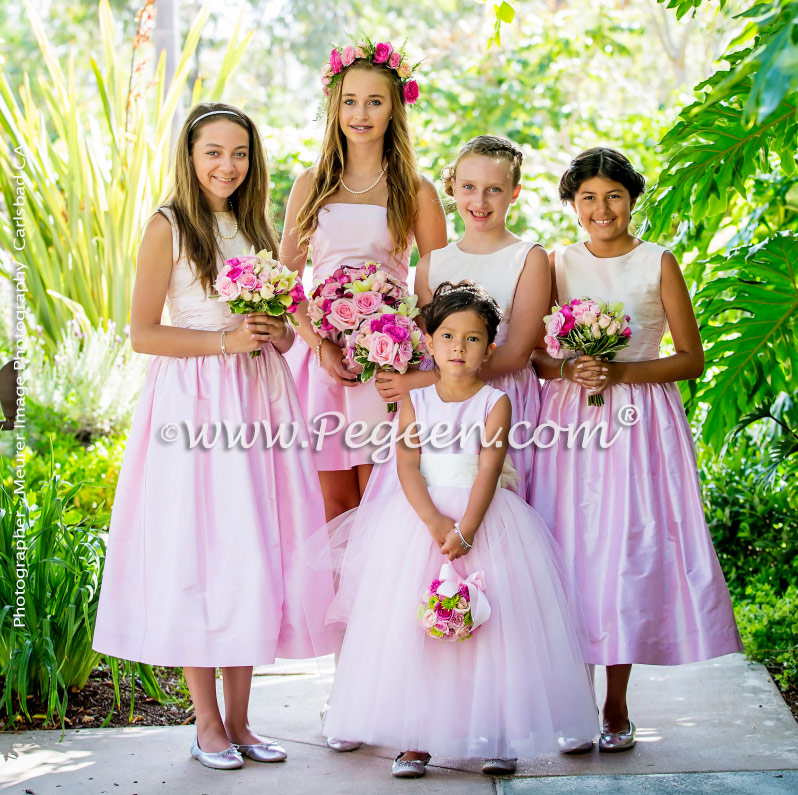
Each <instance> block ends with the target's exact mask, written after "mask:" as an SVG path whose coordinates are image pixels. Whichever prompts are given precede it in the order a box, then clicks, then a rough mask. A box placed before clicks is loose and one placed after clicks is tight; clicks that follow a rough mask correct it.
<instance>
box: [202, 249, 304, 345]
mask: <svg viewBox="0 0 798 795" xmlns="http://www.w3.org/2000/svg"><path fill="white" fill-rule="evenodd" d="M213 288H214V290H216V292H217V293H218V295H219V300H220V301H224V302H225V303H226V304H227V305H228V306H229V307H230V311H231V312H233V313H235V314H237V315H244V314H247V313H248V312H265V313H266V314H268V315H271V316H272V317H285V318H287V319H288V320H289V321H290V322H291V323H292V324H293V325H295V326H298V325H299V323H297V321H296V320H295V319H294V317H293V315H294V313H295V312H296V310H297V307H298V306H299V304H300V303H302V301H304V300H306V299H305V291H304V290H303V289H302V282H301V280H299V279H298V276H297V273H296V271H292V270H289V269H288V268H286V267H285V265H281V264H280V263H279V262H277V261H276V260H274V259H272V254H271V251H259V252H258V253H257V254H256V253H255V249H254V248H252V249H250V251H249V253H248V254H244V255H243V256H241V257H233V258H232V259H228V260H225V263H224V266H223V267H222V269H221V270H220V271H219V274H218V275H217V277H216V281H214V283H213ZM249 355H250V356H260V351H259V350H257V351H252V352H251V353H250V354H249Z"/></svg>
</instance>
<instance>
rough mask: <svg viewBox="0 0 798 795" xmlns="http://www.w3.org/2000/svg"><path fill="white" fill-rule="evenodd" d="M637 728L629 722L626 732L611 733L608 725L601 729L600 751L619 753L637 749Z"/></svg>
mask: <svg viewBox="0 0 798 795" xmlns="http://www.w3.org/2000/svg"><path fill="white" fill-rule="evenodd" d="M636 731H637V729H636V728H635V725H634V723H632V721H629V728H628V729H627V730H626V731H625V732H611V731H609V730H608V729H607V728H606V724H604V726H603V727H602V729H601V736H600V737H599V751H602V752H603V753H617V752H619V751H630V750H631V749H632V748H634V747H635V732H636Z"/></svg>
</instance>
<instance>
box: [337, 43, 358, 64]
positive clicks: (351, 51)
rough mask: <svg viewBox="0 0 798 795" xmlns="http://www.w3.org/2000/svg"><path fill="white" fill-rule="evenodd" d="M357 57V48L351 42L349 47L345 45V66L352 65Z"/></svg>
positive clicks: (343, 62)
mask: <svg viewBox="0 0 798 795" xmlns="http://www.w3.org/2000/svg"><path fill="white" fill-rule="evenodd" d="M356 57H357V54H356V52H355V48H354V47H353V46H352V45H351V44H350V45H349V46H348V47H344V49H343V51H342V52H341V63H342V64H343V65H344V66H350V65H351V64H353V63H354V61H355V58H356Z"/></svg>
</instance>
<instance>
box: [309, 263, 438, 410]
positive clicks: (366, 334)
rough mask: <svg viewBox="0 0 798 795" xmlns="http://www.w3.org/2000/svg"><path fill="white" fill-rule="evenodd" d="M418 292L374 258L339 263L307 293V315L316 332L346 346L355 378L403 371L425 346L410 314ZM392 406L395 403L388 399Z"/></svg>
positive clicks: (418, 358) (419, 357) (415, 312)
mask: <svg viewBox="0 0 798 795" xmlns="http://www.w3.org/2000/svg"><path fill="white" fill-rule="evenodd" d="M416 300H417V299H416V297H415V296H414V295H412V294H410V293H408V292H407V290H406V289H405V288H404V287H403V286H402V283H401V282H400V281H399V280H398V279H395V278H394V277H393V276H391V275H390V274H388V273H387V272H386V271H384V270H382V269H381V268H380V266H379V264H378V263H376V262H366V263H365V264H364V265H363V267H361V268H353V267H346V266H344V267H341V268H338V269H337V270H335V271H334V272H333V273H332V274H330V276H328V277H327V278H326V279H324V280H323V281H321V282H319V284H317V285H316V287H315V288H314V289H313V291H312V292H311V294H310V299H309V304H308V316H309V317H310V320H311V323H312V324H313V327H314V328H315V329H316V331H317V332H318V333H319V335H320V336H322V337H324V338H325V339H329V340H331V341H332V342H334V343H335V344H336V345H338V346H339V347H341V348H344V349H345V358H346V362H347V366H348V367H349V369H350V370H351V371H352V373H353V374H356V375H357V377H358V380H359V381H362V382H365V381H369V380H370V379H371V378H373V377H374V375H375V373H376V372H377V371H378V370H379V371H392V372H397V373H404V372H405V371H406V370H407V368H408V367H409V366H410V365H412V364H418V363H419V362H420V361H421V360H422V359H423V358H424V353H425V351H426V347H425V345H424V335H423V334H422V333H421V329H419V327H418V326H417V325H416V323H415V321H414V320H413V318H415V317H416V316H417V315H418V314H419V310H418V308H417V307H416ZM387 407H388V411H389V412H391V411H396V404H395V403H388V404H387Z"/></svg>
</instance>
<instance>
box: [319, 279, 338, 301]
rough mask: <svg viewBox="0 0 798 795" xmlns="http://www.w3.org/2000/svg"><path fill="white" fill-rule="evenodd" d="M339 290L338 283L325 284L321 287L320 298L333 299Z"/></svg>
mask: <svg viewBox="0 0 798 795" xmlns="http://www.w3.org/2000/svg"><path fill="white" fill-rule="evenodd" d="M340 288H341V286H340V285H339V284H338V282H326V283H325V284H323V285H322V286H321V295H322V298H335V297H336V296H337V295H338V290H339V289H340Z"/></svg>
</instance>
